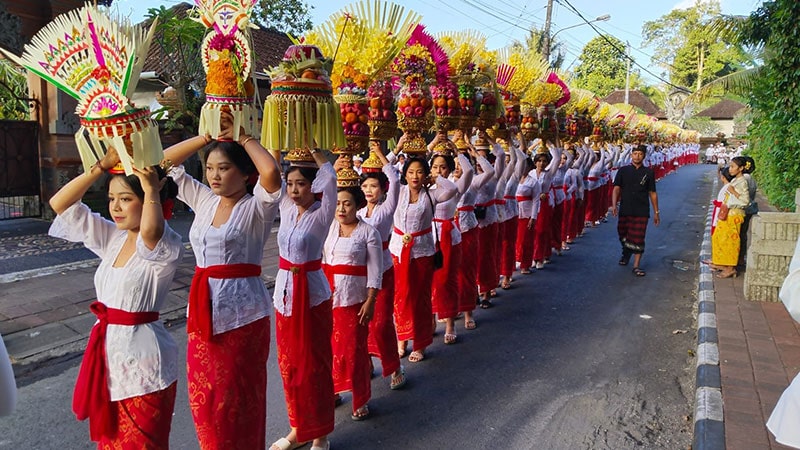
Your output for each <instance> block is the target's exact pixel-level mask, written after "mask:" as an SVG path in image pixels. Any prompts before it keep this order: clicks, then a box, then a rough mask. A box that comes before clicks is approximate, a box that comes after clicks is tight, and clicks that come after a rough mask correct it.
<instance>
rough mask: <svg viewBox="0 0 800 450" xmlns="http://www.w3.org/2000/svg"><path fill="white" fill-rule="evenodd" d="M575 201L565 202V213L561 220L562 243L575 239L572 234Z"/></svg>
mask: <svg viewBox="0 0 800 450" xmlns="http://www.w3.org/2000/svg"><path fill="white" fill-rule="evenodd" d="M574 214H575V199H574V198H572V199H568V200H564V213H563V216H562V219H561V233H560V235H561V242H566V241H567V239H570V238H573V237H575V235H574V234H570V231H572V223H573V222H574V221H575V220H574V219H575V217H574Z"/></svg>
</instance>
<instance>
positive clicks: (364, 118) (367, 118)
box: [358, 114, 369, 123]
mask: <svg viewBox="0 0 800 450" xmlns="http://www.w3.org/2000/svg"><path fill="white" fill-rule="evenodd" d="M367 120H369V116H367V115H366V114H361V115H360V116H358V121H359V122H361V123H367Z"/></svg>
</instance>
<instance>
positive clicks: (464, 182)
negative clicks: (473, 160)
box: [431, 153, 473, 245]
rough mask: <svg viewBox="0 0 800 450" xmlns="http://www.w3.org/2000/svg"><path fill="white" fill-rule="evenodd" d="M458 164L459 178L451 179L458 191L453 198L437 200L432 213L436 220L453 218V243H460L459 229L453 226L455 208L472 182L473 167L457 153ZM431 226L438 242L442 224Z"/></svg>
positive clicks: (464, 157)
mask: <svg viewBox="0 0 800 450" xmlns="http://www.w3.org/2000/svg"><path fill="white" fill-rule="evenodd" d="M458 164H459V165H461V171H462V174H461V178H459V179H458V180H455V181H453V180H452V179H450V181H452V182H453V183H455V185H456V189H457V190H458V192H457V193H456V195H455V196H453V198H451V199H449V200H445V201H443V202H439V203H437V204H436V210H435V212H434V214H433V217H434V218H435V219H438V220H453V221H454V223H453V230H452V231H451V232H450V238H451V239H452V243H453V245H456V244H460V243H461V230H459V229H458V227H456V226H455V217H456V210H457V208H458V203H459V200H460V199H461V196H462V195H463V194H465V193H466V192H467V190H468V189H469V186H470V184H472V178H473V169H472V164H470V163H469V158H467V157H466V156H464V154H461V153H459V155H458ZM435 190H436V188H432V189H431V192H434V191H435ZM433 227H434V229H435V230H436V233H437V237H438V239H439V242H441V241H442V229H443V227H444V224H443V223H441V222H433Z"/></svg>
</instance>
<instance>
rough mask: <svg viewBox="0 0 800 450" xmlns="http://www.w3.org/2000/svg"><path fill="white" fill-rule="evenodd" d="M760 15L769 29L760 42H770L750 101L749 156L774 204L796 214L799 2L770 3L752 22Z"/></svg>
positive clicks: (799, 183)
mask: <svg viewBox="0 0 800 450" xmlns="http://www.w3.org/2000/svg"><path fill="white" fill-rule="evenodd" d="M758 14H760V16H758V18H760V19H762V20H761V21H760V22H761V24H762V26H763V27H764V28H760V29H759V33H760V34H761V33H763V34H761V36H760V37H764V38H766V42H765V44H766V45H765V61H764V67H763V69H762V70H761V71H760V72H759V75H758V76H757V77H756V79H755V85H754V89H753V96H752V98H751V99H750V102H751V105H752V106H753V123H752V125H751V126H750V128H749V130H748V132H749V135H750V148H749V151H748V153H749V154H751V155H752V156H753V159H755V161H756V172H755V174H756V179H757V180H758V182H759V186H760V187H761V189H762V190H763V191H764V193H765V194H766V196H767V198H768V199H769V201H770V203H772V204H773V205H775V206H776V207H778V208H780V209H783V210H794V195H795V190H796V189H797V188H798V187H800V26H798V23H800V2H798V1H796V0H777V1H767V2H764V4H763V6H762V7H761V8H760V9H759V11H757V12H756V13H754V14H753V15H751V19H752V18H755V16H757V15H758ZM765 28H766V29H765Z"/></svg>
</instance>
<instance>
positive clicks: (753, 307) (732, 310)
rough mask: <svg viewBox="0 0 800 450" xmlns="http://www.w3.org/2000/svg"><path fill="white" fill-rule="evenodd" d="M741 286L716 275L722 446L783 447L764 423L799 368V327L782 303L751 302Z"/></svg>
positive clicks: (748, 449)
mask: <svg viewBox="0 0 800 450" xmlns="http://www.w3.org/2000/svg"><path fill="white" fill-rule="evenodd" d="M743 287H744V281H743V278H742V277H739V278H728V279H718V278H715V279H714V290H715V302H716V312H717V331H718V335H719V353H720V374H721V376H722V401H723V404H724V405H723V413H724V418H725V445H726V447H727V448H728V450H757V449H787V448H788V447H786V446H783V445H780V444H778V443H776V442H775V438H774V437H773V436H772V434H771V433H770V432H769V431H768V430H767V426H766V423H767V420H768V419H769V416H770V414H771V413H772V410H773V408H774V407H775V404H776V403H777V402H778V398H780V395H781V393H783V390H784V389H786V387H787V386H789V383H790V382H791V380H792V379H793V378H794V377H795V375H796V374H797V373H798V371H800V327H798V324H797V323H795V322H794V320H792V318H791V316H789V313H788V312H787V311H786V308H784V306H783V304H782V303H766V302H751V301H749V300H747V299H745V298H744V292H743ZM798 426H800V425H798Z"/></svg>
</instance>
